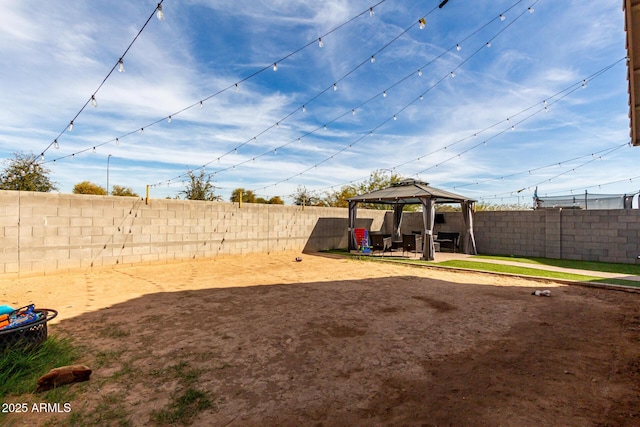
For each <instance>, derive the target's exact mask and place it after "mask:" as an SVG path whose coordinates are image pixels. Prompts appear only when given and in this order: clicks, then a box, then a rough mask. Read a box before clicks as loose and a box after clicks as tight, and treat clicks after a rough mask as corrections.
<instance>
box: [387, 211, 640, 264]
mask: <svg viewBox="0 0 640 427" xmlns="http://www.w3.org/2000/svg"><path fill="white" fill-rule="evenodd" d="M444 218H445V222H444V224H436V226H435V232H436V233H437V232H438V231H457V232H459V233H463V231H464V221H463V219H462V213H460V212H444ZM392 224H393V214H392V213H391V212H389V213H387V217H386V218H385V229H386V230H388V231H387V232H388V233H391V230H392ZM421 228H422V213H421V212H405V213H404V214H403V219H402V224H401V230H402V232H403V233H411V231H413V230H420V229H421ZM474 234H475V238H476V246H477V248H478V252H479V253H481V254H495V255H516V256H533V257H543V258H560V259H574V260H584V261H602V262H617V263H624V264H634V263H636V262H637V257H638V256H639V255H640V210H586V211H585V210H574V209H563V210H559V209H549V210H546V209H542V210H536V211H499V212H496V211H489V212H476V213H475V215H474Z"/></svg>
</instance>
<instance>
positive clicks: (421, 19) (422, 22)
mask: <svg viewBox="0 0 640 427" xmlns="http://www.w3.org/2000/svg"><path fill="white" fill-rule="evenodd" d="M418 22H419V23H420V29H421V30H424V27H425V26H426V25H427V20H426V19H424V18H420V19H419V20H418Z"/></svg>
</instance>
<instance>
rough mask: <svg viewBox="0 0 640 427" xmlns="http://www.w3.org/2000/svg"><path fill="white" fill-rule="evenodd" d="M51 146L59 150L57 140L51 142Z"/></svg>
mask: <svg viewBox="0 0 640 427" xmlns="http://www.w3.org/2000/svg"><path fill="white" fill-rule="evenodd" d="M53 146H54V147H55V148H56V150H57V149H58V148H60V144H58V140H57V139H56V140H55V141H53Z"/></svg>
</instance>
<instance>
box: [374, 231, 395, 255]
mask: <svg viewBox="0 0 640 427" xmlns="http://www.w3.org/2000/svg"><path fill="white" fill-rule="evenodd" d="M369 237H370V238H371V248H372V250H373V251H374V252H375V251H376V250H378V251H382V254H383V255H384V253H385V252H386V251H387V250H389V252H391V245H392V242H391V236H385V235H384V234H380V233H371V234H370V235H369Z"/></svg>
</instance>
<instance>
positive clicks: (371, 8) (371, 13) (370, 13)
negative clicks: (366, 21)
mask: <svg viewBox="0 0 640 427" xmlns="http://www.w3.org/2000/svg"><path fill="white" fill-rule="evenodd" d="M375 14H376V13H375V12H374V11H373V7H370V8H369V16H373V15H375Z"/></svg>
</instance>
